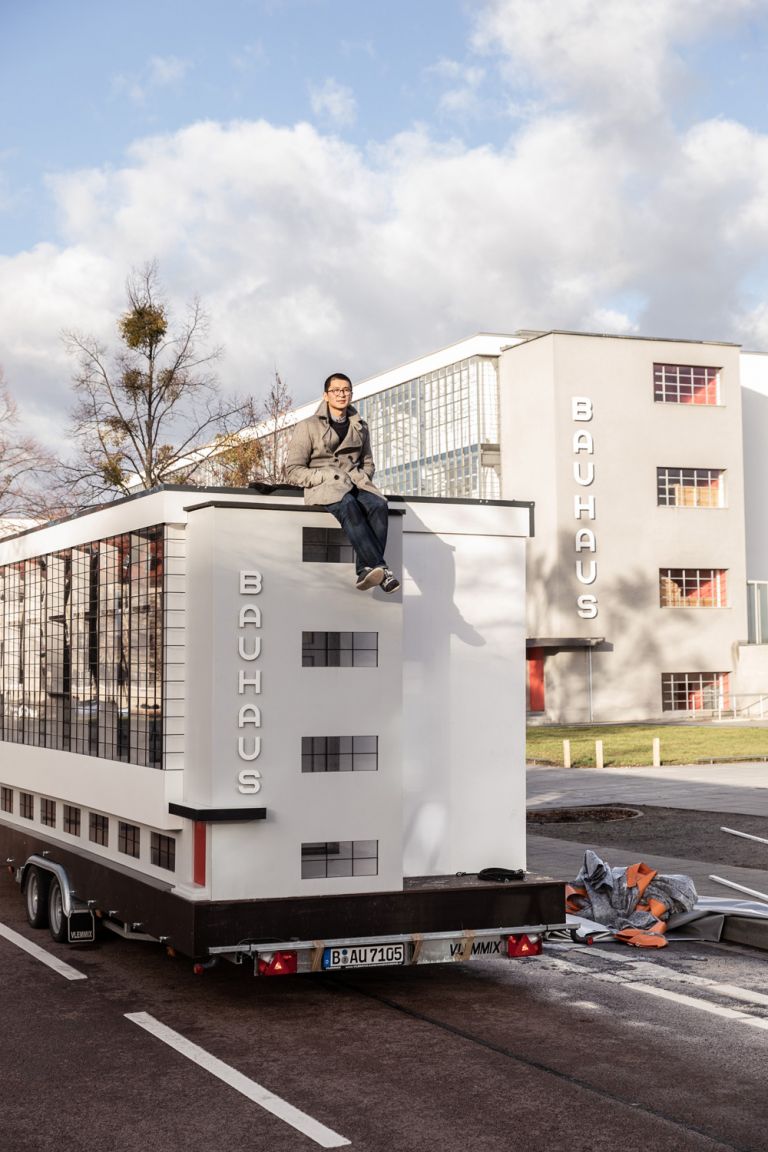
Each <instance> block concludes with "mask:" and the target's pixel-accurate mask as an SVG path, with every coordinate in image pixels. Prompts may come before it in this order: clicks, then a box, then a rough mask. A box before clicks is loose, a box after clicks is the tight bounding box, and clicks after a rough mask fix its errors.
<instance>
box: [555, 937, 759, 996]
mask: <svg viewBox="0 0 768 1152" xmlns="http://www.w3.org/2000/svg"><path fill="white" fill-rule="evenodd" d="M568 950H569V951H570V952H571V953H573V954H574V955H575V954H578V955H579V956H580V957H583V958H585V959H590V960H607V961H609V962H614V963H615V962H617V961H618V962H619V963H620V964H632V965H633V968H632V972H631V973H630V975H632V976H641V977H642V978H643V981H647V982H648V983H651V984H653V983H657V982H660V981H662V980H665V981H667V982H669V983H672V984H688V985H690V986H691V987H695V988H708V989H709V990H710V991H711V992H716V993H717V994H718V995H720V996H728V997H730V999H731V1000H741V1001H742V1002H743V1003H745V1004H755V1005H759V1006H760V1007H763V1008H765V1007H768V996H767V995H766V994H765V993H764V992H756V991H754V990H753V989H751V988H740V987H739V986H738V984H722V983H720V982H719V981H718V980H710V979H709V978H708V977H707V976H697V975H696V974H695V973H694V972H677V971H675V969H674V968H670V967H669V966H668V965H666V964H663V963H662V964H653V963H651V961H649V960H640V959H638V957H637V956H633V955H631V954H630V955H626V956H622V955H620V954H618V953H616V952H615V951H610V952H609V951H608V950H607V949H605V948H594V947H593V948H589V949H585V948H583V947H582V948H577V947H573V946H570V945H569V946H568Z"/></svg>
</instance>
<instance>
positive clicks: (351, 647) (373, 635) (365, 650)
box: [301, 632, 379, 668]
mask: <svg viewBox="0 0 768 1152" xmlns="http://www.w3.org/2000/svg"><path fill="white" fill-rule="evenodd" d="M301 664H302V667H303V668H377V667H378V665H379V634H378V632H302V634H301Z"/></svg>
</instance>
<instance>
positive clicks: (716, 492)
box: [656, 468, 725, 508]
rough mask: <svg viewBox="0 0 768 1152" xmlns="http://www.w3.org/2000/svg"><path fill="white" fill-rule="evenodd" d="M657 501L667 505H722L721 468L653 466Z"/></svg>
mask: <svg viewBox="0 0 768 1152" xmlns="http://www.w3.org/2000/svg"><path fill="white" fill-rule="evenodd" d="M656 493H657V500H658V503H659V504H661V505H664V506H665V507H667V508H724V507H725V471H724V470H723V469H722V468H657V469H656Z"/></svg>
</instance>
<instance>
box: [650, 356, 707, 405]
mask: <svg viewBox="0 0 768 1152" xmlns="http://www.w3.org/2000/svg"><path fill="white" fill-rule="evenodd" d="M653 398H654V400H656V401H657V403H660V404H719V403H720V369H719V368H703V367H701V365H699V364H654V366H653Z"/></svg>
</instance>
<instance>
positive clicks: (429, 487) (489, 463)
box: [353, 356, 501, 500]
mask: <svg viewBox="0 0 768 1152" xmlns="http://www.w3.org/2000/svg"><path fill="white" fill-rule="evenodd" d="M353 403H354V404H355V406H356V407H357V408H358V410H359V412H360V414H361V415H362V416H363V418H364V419H365V420H366V421H367V423H368V427H369V429H370V433H371V444H372V448H373V456H374V459H375V461H376V476H375V480H376V483H377V484H378V485H379V487H380V488H382V489H383V490H384V491H385V492H391V493H397V494H399V495H403V496H444V497H446V496H448V497H467V498H472V499H486V500H491V499H499V497H500V495H501V477H500V475H499V470H500V466H499V398H498V372H497V364H496V360H495V359H490V358H484V357H479V356H474V357H471V358H470V359H468V360H461V361H458V362H457V363H455V364H449V365H447V366H445V367H444V368H439V369H437V370H436V371H435V372H428V373H425V374H424V375H423V376H417V377H416V378H415V379H413V380H407V381H405V382H404V383H403V384H396V385H395V386H394V387H392V388H387V389H386V390H385V391H383V392H377V393H375V394H374V395H372V396H366V397H365V398H364V399H362V400H359V401H358V400H354V401H353Z"/></svg>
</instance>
